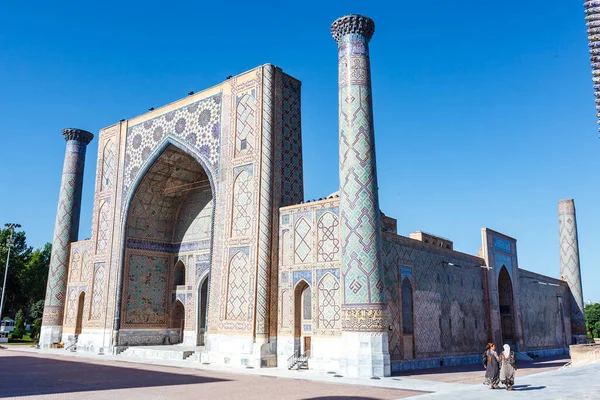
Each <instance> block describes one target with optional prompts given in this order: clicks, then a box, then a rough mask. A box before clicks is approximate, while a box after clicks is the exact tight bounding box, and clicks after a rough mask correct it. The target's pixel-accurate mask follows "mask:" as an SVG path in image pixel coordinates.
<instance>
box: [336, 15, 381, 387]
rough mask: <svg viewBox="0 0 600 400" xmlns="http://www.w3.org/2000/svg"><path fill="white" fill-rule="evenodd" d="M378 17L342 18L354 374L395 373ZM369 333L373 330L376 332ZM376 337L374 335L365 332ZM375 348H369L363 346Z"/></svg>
mask: <svg viewBox="0 0 600 400" xmlns="http://www.w3.org/2000/svg"><path fill="white" fill-rule="evenodd" d="M374 31H375V24H374V23H373V20H372V19H370V18H368V17H364V16H361V15H347V16H344V17H341V18H338V19H337V20H336V21H335V22H334V23H333V24H332V25H331V34H332V36H333V38H334V39H335V41H336V42H337V44H338V74H339V75H338V77H339V142H340V143H339V146H340V239H341V248H342V260H341V271H342V282H343V288H344V289H343V300H342V330H343V335H345V339H344V338H343V341H344V348H345V352H346V356H345V358H344V360H340V366H341V368H342V370H345V371H346V372H345V373H346V374H347V375H350V376H351V375H358V376H381V375H389V354H388V345H387V335H386V334H385V322H384V321H385V304H384V296H383V290H384V282H383V279H382V278H383V275H382V239H381V221H380V211H379V196H378V192H377V191H378V188H377V168H376V162H375V135H374V129H373V103H372V96H371V65H370V60H369V41H370V40H371V37H372V36H373V33H374ZM369 333H370V334H369ZM367 337H368V338H370V339H369V341H368V342H366V341H365V340H367V339H366V338H367ZM366 347H368V348H369V349H370V351H369V352H367V353H369V354H367V353H366V352H365V351H364V349H365V348H366Z"/></svg>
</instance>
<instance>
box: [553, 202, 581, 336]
mask: <svg viewBox="0 0 600 400" xmlns="http://www.w3.org/2000/svg"><path fill="white" fill-rule="evenodd" d="M558 231H559V236H560V277H561V279H562V280H564V281H565V282H567V283H568V285H569V289H571V332H572V335H573V342H574V343H577V342H580V341H582V340H583V341H585V338H586V337H587V335H586V329H585V316H584V314H583V307H584V303H583V289H582V286H581V268H580V265H579V242H578V239H577V218H576V217H575V202H574V201H573V200H572V199H566V200H560V201H559V202H558Z"/></svg>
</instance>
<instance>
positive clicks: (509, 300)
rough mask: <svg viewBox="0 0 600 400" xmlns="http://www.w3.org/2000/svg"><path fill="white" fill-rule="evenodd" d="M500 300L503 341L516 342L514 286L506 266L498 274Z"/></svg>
mask: <svg viewBox="0 0 600 400" xmlns="http://www.w3.org/2000/svg"><path fill="white" fill-rule="evenodd" d="M498 300H499V306H500V326H501V329H502V343H509V344H514V343H515V341H516V338H515V318H514V300H513V286H512V281H511V279H510V275H509V274H508V270H507V269H506V266H504V265H503V266H502V268H501V269H500V273H499V274H498Z"/></svg>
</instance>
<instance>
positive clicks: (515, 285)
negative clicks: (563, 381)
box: [40, 15, 586, 377]
mask: <svg viewBox="0 0 600 400" xmlns="http://www.w3.org/2000/svg"><path fill="white" fill-rule="evenodd" d="M374 29H375V25H374V23H373V21H372V20H371V19H369V18H367V17H364V16H360V15H348V16H344V17H342V18H339V19H338V20H336V21H335V22H334V23H333V25H332V26H331V33H332V35H333V38H334V39H335V41H336V43H337V47H338V66H339V76H338V79H339V116H338V117H339V175H340V187H339V191H337V192H335V193H334V194H332V195H330V196H327V197H325V198H323V199H319V200H317V201H304V194H303V185H304V183H303V180H304V177H303V172H302V132H301V115H300V99H301V83H300V81H299V80H297V79H295V78H293V77H291V76H289V75H287V74H286V73H284V72H283V71H282V69H280V68H279V67H276V66H274V65H271V64H265V65H262V66H259V67H257V68H255V69H253V70H251V71H248V72H245V73H243V74H241V75H238V76H235V77H231V78H230V79H228V80H226V81H225V82H223V83H221V84H219V85H217V86H214V87H212V88H209V89H206V90H204V91H202V92H200V93H196V94H193V95H190V96H188V97H185V98H184V99H181V100H179V101H176V102H174V103H171V104H169V105H166V106H164V107H161V108H157V109H155V110H153V111H151V112H149V113H146V114H143V115H140V116H138V117H135V118H132V119H129V120H122V121H120V122H118V123H116V124H114V125H111V126H109V127H107V128H105V129H102V130H100V132H99V135H98V139H97V140H98V141H99V146H98V156H97V170H96V183H95V194H94V209H93V217H92V218H93V222H92V232H91V235H90V239H86V240H78V237H77V235H78V230H79V216H80V205H81V193H82V184H83V168H84V159H85V154H86V146H87V144H88V143H89V142H90V141H91V140H92V139H93V138H94V135H92V134H91V133H89V132H87V131H84V130H81V129H71V128H69V129H65V130H63V136H64V138H65V140H66V153H65V159H64V167H63V174H62V182H61V186H60V197H59V204H58V212H57V216H56V226H55V232H54V239H53V246H52V257H51V265H50V272H49V277H48V286H47V294H46V300H45V308H44V316H43V326H42V333H41V340H40V343H41V346H42V347H51V346H52V345H53V344H54V343H57V342H64V343H66V344H67V347H73V346H76V347H77V350H78V351H89V352H94V353H112V354H119V353H120V352H123V351H125V352H126V353H127V352H129V353H130V354H136V353H135V352H136V351H142V350H143V349H146V350H148V348H149V346H151V348H152V349H153V351H155V350H156V348H157V346H164V349H165V352H167V353H168V351H175V352H177V349H178V348H179V349H180V350H185V349H187V350H189V349H192V350H191V352H193V353H194V355H195V356H197V357H195V359H196V360H198V361H200V360H202V361H203V362H210V363H212V364H229V365H232V366H247V367H254V368H260V367H279V368H288V367H291V366H294V365H295V363H296V364H297V363H298V362H299V360H300V361H301V362H304V363H305V365H306V364H308V367H309V368H314V369H323V370H327V371H339V372H340V373H341V374H343V375H346V376H367V377H371V376H388V375H390V374H391V372H392V371H400V370H405V369H412V368H422V367H433V366H440V365H457V364H462V363H472V362H480V356H479V354H481V352H482V351H483V349H484V348H485V345H486V343H487V342H489V341H492V342H494V343H496V344H497V345H501V344H502V343H511V344H512V345H513V347H514V349H515V350H518V351H520V352H523V353H535V354H538V355H554V354H563V353H566V352H568V346H569V345H570V344H571V343H574V342H577V341H582V340H585V336H586V331H585V323H584V319H583V313H582V310H583V296H582V291H581V274H580V267H579V254H578V251H579V249H578V244H577V229H576V220H575V207H574V203H573V201H572V200H564V201H561V202H559V231H560V249H561V253H560V254H561V272H560V274H561V277H560V279H555V278H551V277H548V276H543V275H540V274H536V273H533V272H530V271H526V270H524V269H521V268H519V264H518V257H517V246H516V240H515V239H513V238H511V237H510V236H507V235H505V234H502V233H499V232H495V231H493V230H491V229H488V228H483V229H482V230H481V239H482V245H481V249H480V252H479V254H477V255H470V254H465V253H461V252H458V251H456V250H454V248H453V243H452V241H450V240H447V239H444V238H441V237H438V236H435V235H431V234H428V233H425V232H420V231H418V232H414V233H411V234H410V235H409V236H408V237H407V236H402V235H400V234H398V233H397V229H396V220H395V219H393V218H391V217H389V216H386V215H384V214H383V213H382V212H381V211H380V208H379V199H378V189H377V187H378V183H377V169H376V160H375V159H376V157H375V156H376V153H375V143H374V136H375V135H374V130H373V110H372V94H371V72H370V56H369V41H370V40H371V37H372V36H373V33H374ZM178 346H179V347H178ZM167 350H168V351H167ZM153 354H157V353H153ZM165 354H166V353H165ZM187 355H189V352H188V354H187Z"/></svg>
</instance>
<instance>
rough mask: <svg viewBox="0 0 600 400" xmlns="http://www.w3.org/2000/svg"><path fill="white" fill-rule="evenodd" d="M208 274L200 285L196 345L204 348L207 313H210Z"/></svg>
mask: <svg viewBox="0 0 600 400" xmlns="http://www.w3.org/2000/svg"><path fill="white" fill-rule="evenodd" d="M208 281H209V278H208V274H207V275H205V276H204V277H203V278H202V279H201V280H200V282H199V283H198V294H197V296H198V297H197V299H198V303H197V304H198V307H197V310H198V315H197V318H198V320H197V327H196V332H197V338H196V344H197V345H198V346H204V345H205V343H204V334H205V333H206V322H207V318H206V317H207V312H208Z"/></svg>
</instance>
